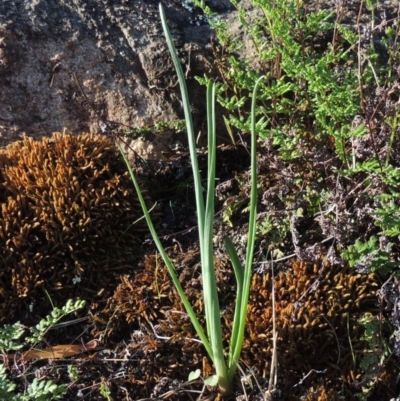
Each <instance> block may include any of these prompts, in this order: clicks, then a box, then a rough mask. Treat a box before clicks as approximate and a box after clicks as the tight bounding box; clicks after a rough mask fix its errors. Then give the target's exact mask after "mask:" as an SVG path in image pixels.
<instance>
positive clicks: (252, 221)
mask: <svg viewBox="0 0 400 401" xmlns="http://www.w3.org/2000/svg"><path fill="white" fill-rule="evenodd" d="M160 16H161V22H162V26H163V29H164V34H165V37H166V40H167V44H168V48H169V51H170V53H171V56H172V59H173V62H174V65H175V69H176V71H177V74H178V79H179V85H180V89H181V95H182V99H183V106H184V115H185V122H186V129H187V135H188V142H189V149H190V158H191V162H192V169H193V179H194V187H195V196H196V208H197V218H198V232H199V243H200V256H201V268H202V277H203V298H204V305H205V307H204V308H205V317H206V332H207V335H206V333H205V331H204V329H203V327H202V326H201V324H200V322H199V320H198V318H197V316H196V314H195V312H194V310H193V308H192V306H191V304H190V302H189V301H188V299H187V297H186V295H185V292H184V290H183V288H182V286H181V283H180V282H179V279H178V277H177V275H176V272H175V268H174V266H173V264H172V262H171V260H170V258H169V256H168V254H167V253H166V251H165V249H164V247H163V245H162V244H161V241H160V239H159V237H158V235H157V232H156V230H155V228H154V225H153V223H152V221H151V218H150V215H149V211H148V209H147V206H146V203H145V201H144V199H143V196H142V194H141V191H140V187H139V184H138V181H137V179H136V177H135V174H134V172H133V170H132V167H131V166H130V163H129V161H128V159H127V157H126V155H125V154H124V152H123V151H122V148H121V147H119V149H120V151H121V153H122V155H123V157H124V159H125V162H126V164H127V167H128V169H129V172H130V175H131V177H132V181H133V183H134V186H135V189H136V191H137V194H138V198H139V201H140V203H141V206H142V209H143V212H144V215H145V218H146V221H147V224H148V226H149V229H150V232H151V235H152V237H153V240H154V242H155V244H156V246H157V248H158V251H159V252H160V254H161V256H162V258H163V260H164V262H165V264H166V266H167V268H168V271H169V274H170V276H171V278H172V281H173V282H174V285H175V287H176V289H177V291H178V293H179V296H180V298H181V300H182V303H183V305H184V307H185V309H186V311H187V313H188V315H189V317H190V319H191V322H192V324H193V326H194V328H195V330H196V332H197V334H198V336H199V338H200V340H201V341H202V343H203V345H204V347H205V349H206V351H207V353H208V355H209V357H210V358H211V360H212V361H213V363H214V366H215V370H216V374H215V375H214V376H212V377H211V378H210V380H208V381H206V383H207V384H215V385H216V384H218V387H219V390H220V392H221V393H223V394H226V393H229V392H230V391H231V388H232V382H233V377H234V375H235V373H236V369H237V361H238V360H239V357H240V354H241V351H242V345H243V339H244V331H245V324H246V317H247V304H248V299H249V293H250V283H251V272H252V260H253V252H254V242H255V232H256V206H257V169H256V140H257V139H256V122H255V102H256V94H257V87H258V84H259V82H260V80H261V79H262V78H263V77H261V78H259V79H258V80H257V82H256V83H255V86H254V91H253V98H252V107H251V183H252V185H251V196H250V217H249V231H248V242H247V251H246V263H245V267H243V266H242V264H241V262H240V259H239V256H238V254H237V252H236V250H235V248H234V246H233V243H232V241H231V240H230V239H229V238H225V239H224V244H225V247H226V249H227V252H228V254H229V257H230V259H231V262H232V265H233V268H234V272H235V276H236V281H237V297H236V307H235V313H234V321H233V327H232V333H231V338H230V343H229V355H228V357H227V359H225V356H224V348H223V340H222V325H221V310H220V305H219V299H218V291H217V284H216V278H215V270H214V249H213V235H212V233H213V223H214V198H215V169H216V148H217V146H216V126H215V84H214V83H213V82H211V81H210V82H209V83H208V85H207V121H208V174H207V188H206V202H205V203H204V198H203V186H202V183H201V177H200V171H199V167H198V160H197V152H196V137H195V133H194V128H193V122H192V116H191V113H190V102H189V96H188V92H187V87H186V82H185V77H184V73H183V71H182V67H181V65H180V62H179V59H178V56H177V53H176V49H175V46H174V44H173V41H172V37H171V34H170V32H169V29H168V26H167V22H166V17H165V14H164V10H163V7H162V6H161V4H160Z"/></svg>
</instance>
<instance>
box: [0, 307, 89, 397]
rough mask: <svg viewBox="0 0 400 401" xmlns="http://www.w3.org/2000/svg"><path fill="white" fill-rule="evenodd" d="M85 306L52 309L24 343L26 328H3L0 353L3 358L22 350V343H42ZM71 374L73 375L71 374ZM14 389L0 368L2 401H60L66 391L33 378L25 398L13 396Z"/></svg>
mask: <svg viewBox="0 0 400 401" xmlns="http://www.w3.org/2000/svg"><path fill="white" fill-rule="evenodd" d="M84 306H85V301H79V300H78V301H73V300H68V301H67V303H66V305H65V306H63V307H62V308H56V307H55V308H53V310H52V312H51V314H50V315H48V316H47V317H46V318H45V319H42V320H41V321H40V322H39V324H38V325H37V326H36V327H34V328H30V329H29V330H30V331H31V335H30V336H27V337H25V338H24V339H23V335H24V334H25V332H26V328H25V327H24V326H22V325H21V324H20V323H15V324H12V325H5V326H3V327H1V328H0V351H1V353H3V354H5V353H7V352H9V351H19V350H21V349H22V348H23V347H24V342H25V343H26V342H28V343H31V344H33V345H34V344H37V343H39V342H41V341H43V338H44V335H45V334H46V333H47V331H48V330H50V329H51V328H52V327H53V326H54V325H55V324H56V323H57V322H58V321H59V320H60V319H61V318H63V317H64V316H66V315H68V314H70V313H73V312H76V311H77V310H79V309H82V308H83V307H84ZM71 372H73V371H72V370H71ZM16 390H17V385H16V384H15V383H13V382H12V381H11V380H10V379H9V377H8V372H7V369H6V367H5V366H4V365H3V364H0V400H2V401H3V400H4V401H31V400H37V401H51V400H60V399H62V398H63V395H64V394H65V393H66V391H67V386H66V385H64V384H56V383H54V382H53V381H52V380H39V379H37V378H34V379H33V381H32V382H31V383H29V384H28V386H27V388H26V391H25V392H24V394H21V393H16Z"/></svg>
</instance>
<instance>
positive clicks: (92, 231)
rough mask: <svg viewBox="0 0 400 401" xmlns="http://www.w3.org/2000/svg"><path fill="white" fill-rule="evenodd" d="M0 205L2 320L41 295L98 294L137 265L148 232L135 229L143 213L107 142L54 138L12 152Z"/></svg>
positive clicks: (2, 161)
mask: <svg viewBox="0 0 400 401" xmlns="http://www.w3.org/2000/svg"><path fill="white" fill-rule="evenodd" d="M0 200H1V202H2V203H1V216H0V304H1V307H0V319H1V320H4V319H5V318H7V319H8V320H12V319H13V317H14V316H17V312H18V311H17V309H18V308H19V307H21V305H23V304H26V303H27V302H31V301H32V299H36V300H38V296H39V295H40V294H42V293H43V291H42V290H43V289H46V290H47V291H49V292H50V295H52V294H55V293H56V292H57V291H54V290H60V291H58V293H59V294H63V296H64V298H65V297H66V296H68V297H71V296H73V295H82V291H84V292H85V291H86V295H88V294H95V293H96V292H97V291H99V290H100V289H101V288H102V286H107V284H108V283H109V280H110V279H111V277H112V275H113V273H112V272H113V271H114V270H115V269H118V268H121V267H124V266H127V265H128V263H130V262H131V261H132V259H133V254H134V251H135V249H134V247H135V245H137V244H138V243H140V239H139V237H140V234H141V233H142V232H143V231H144V229H145V223H144V222H140V223H138V224H135V225H134V226H130V225H131V224H132V223H133V222H134V221H136V220H137V219H138V218H139V217H141V215H142V212H141V208H140V205H139V203H138V200H137V197H136V194H135V192H134V188H133V185H132V182H131V180H130V177H129V176H128V173H127V172H126V166H125V164H124V162H123V160H122V158H121V156H120V155H119V153H118V151H117V150H116V149H115V147H114V146H113V145H112V143H111V142H110V141H109V140H108V139H107V138H104V137H102V136H95V135H89V134H83V135H79V136H74V135H72V134H64V135H61V134H55V135H54V136H53V138H52V139H43V140H42V141H34V140H32V139H30V138H27V139H25V140H23V141H20V142H17V143H14V144H12V145H10V146H8V147H7V148H6V149H5V150H3V151H1V153H0ZM75 279H78V280H79V279H80V280H81V282H80V284H79V283H77V284H74V280H75ZM39 298H40V297H39ZM24 299H25V300H26V302H24ZM18 318H21V315H20V314H19V315H18Z"/></svg>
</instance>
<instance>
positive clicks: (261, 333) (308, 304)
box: [104, 249, 379, 400]
mask: <svg viewBox="0 0 400 401" xmlns="http://www.w3.org/2000/svg"><path fill="white" fill-rule="evenodd" d="M170 254H171V258H172V259H173V260H174V262H175V266H177V271H178V273H179V274H180V279H181V282H182V283H183V285H184V288H185V289H186V292H187V294H188V297H189V299H190V301H191V303H192V305H194V309H195V311H196V313H197V314H198V316H203V304H202V293H201V277H200V266H199V263H198V262H199V255H198V253H197V252H194V251H190V252H188V253H186V254H185V253H182V252H181V251H179V250H178V249H174V250H170ZM215 265H216V270H217V281H218V286H219V292H220V299H221V300H222V301H221V308H222V309H223V317H224V321H225V323H226V329H225V338H226V339H227V338H228V336H229V333H230V329H229V327H231V323H232V318H233V305H234V297H235V282H234V277H233V273H232V269H231V267H230V265H229V263H227V262H226V261H224V260H220V259H217V260H216V262H215ZM377 288H378V283H377V280H376V277H375V276H374V275H372V274H370V275H361V274H354V273H352V272H350V271H349V270H348V269H347V268H344V267H343V268H336V269H334V268H332V267H331V266H329V265H327V264H324V263H323V262H321V264H315V265H312V264H307V263H305V262H302V261H298V260H295V261H293V262H292V264H291V266H290V267H289V268H288V270H287V271H286V272H280V273H279V274H277V275H276V277H275V294H276V305H275V306H276V325H277V333H278V381H279V389H280V390H282V393H283V395H284V397H283V399H295V398H290V397H300V396H303V395H304V394H305V393H306V392H307V391H308V389H309V388H310V384H311V383H313V382H315V380H316V379H318V378H321V377H326V378H329V387H326V389H328V388H329V391H328V390H325V388H324V389H323V388H318V389H317V390H316V391H315V392H314V391H312V392H309V397H311V398H310V399H316V400H320V399H321V400H324V399H336V398H330V397H331V395H332V394H336V391H337V392H338V394H341V395H342V396H343V388H346V397H347V398H346V399H352V397H353V393H354V390H355V388H354V387H352V384H353V383H354V382H355V381H356V380H361V378H362V377H361V374H362V372H361V370H360V368H359V366H358V365H357V363H359V361H360V358H359V355H361V354H362V352H363V350H364V349H366V348H367V347H366V344H365V342H363V341H361V340H360V337H361V334H362V328H361V327H360V326H359V325H358V323H357V319H358V318H359V317H360V316H361V315H362V314H363V313H365V312H370V313H376V314H378V313H379V311H378V310H377V306H376V302H377V301H376V290H377ZM108 307H109V312H108V313H109V314H111V313H114V311H115V310H118V312H117V316H115V318H116V319H118V316H119V319H122V320H127V321H128V323H129V327H130V329H131V330H132V329H134V330H135V329H136V330H139V331H141V332H142V333H143V337H142V338H141V340H140V341H137V342H135V345H132V346H134V347H136V348H139V349H141V350H143V347H144V348H145V347H146V346H147V345H146V344H152V347H153V348H152V352H156V353H157V355H159V356H161V355H163V352H168V354H166V357H167V360H168V364H169V365H171V366H176V367H178V368H177V369H175V370H173V369H172V371H171V369H169V370H170V374H172V375H173V377H175V376H176V375H178V376H179V374H181V375H182V377H181V379H185V378H186V377H187V374H188V371H190V370H193V369H195V368H196V367H199V368H204V364H203V362H202V361H203V357H204V356H205V353H204V350H203V347H202V346H201V345H199V344H198V343H196V342H194V341H192V340H191V339H193V338H196V337H197V336H196V334H195V332H194V330H193V328H192V326H191V323H190V321H189V319H188V317H187V315H186V313H185V312H184V309H183V307H182V304H181V302H180V300H179V297H178V296H177V294H176V291H175V289H174V287H173V284H172V283H171V280H170V278H169V276H168V272H167V270H166V268H165V266H164V264H163V263H162V262H161V261H160V258H159V257H158V258H156V257H155V256H154V255H149V256H147V257H146V259H145V263H144V266H143V267H142V268H141V269H140V270H139V271H137V272H136V274H135V277H124V278H123V282H122V284H121V285H120V286H119V287H118V289H117V291H116V292H115V294H114V296H113V298H112V299H111V300H110V302H109V304H108ZM104 313H105V314H107V311H105V312H104ZM150 323H151V324H152V325H153V326H154V327H156V328H157V330H158V331H157V332H158V334H159V335H160V336H162V337H164V338H167V339H168V340H166V339H157V338H156V337H155V336H154V333H153V331H152V329H151V325H150ZM119 324H121V325H122V324H123V323H122V321H121V320H119ZM203 324H204V322H203ZM246 329H247V333H246V340H245V343H244V347H243V353H242V360H243V362H244V363H245V364H246V365H247V366H249V367H252V368H253V369H255V370H256V372H257V373H258V375H259V377H262V378H268V376H269V369H270V361H271V355H272V280H271V275H270V274H263V275H260V274H255V275H254V277H253V281H252V286H251V294H250V303H249V307H248V319H247V327H246ZM110 330H117V325H115V324H114V325H113V328H112V329H110V327H108V331H109V333H110V335H111V336H112V333H111V332H110ZM125 330H126V328H125ZM349 338H350V340H349ZM141 341H142V342H141ZM349 341H351V342H352V347H353V352H354V354H355V355H356V365H355V364H354V360H353V356H352V353H351V348H350V343H349ZM166 350H168V351H166ZM153 365H154V363H153V357H152V356H151V355H150V354H146V352H145V351H144V354H143V360H142V365H141V366H142V370H143V371H146V377H147V378H149V381H148V382H147V385H148V386H151V385H152V383H153V381H154V380H157V377H162V376H163V374H164V372H162V365H161V366H160V365H158V364H157V372H156V371H155V369H156V368H155V367H154V366H153ZM160 369H161V371H160ZM166 369H167V366H166ZM309 372H311V374H310V375H309V378H307V379H305V380H304V381H302V379H303V378H304V376H305V375H307V374H308V373H309ZM321 375H322V376H321ZM344 383H346V384H347V386H345V387H343V384H344ZM153 384H154V383H153ZM148 388H150V387H148ZM310 391H311V390H310ZM324 394H325V395H324ZM315 397H317V398H315ZM324 397H325V398H324ZM332 397H333V395H332Z"/></svg>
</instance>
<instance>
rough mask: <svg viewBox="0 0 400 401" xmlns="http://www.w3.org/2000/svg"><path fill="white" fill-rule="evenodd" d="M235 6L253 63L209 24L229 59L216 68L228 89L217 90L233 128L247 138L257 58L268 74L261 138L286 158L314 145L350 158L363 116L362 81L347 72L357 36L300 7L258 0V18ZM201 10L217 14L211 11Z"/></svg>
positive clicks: (220, 27)
mask: <svg viewBox="0 0 400 401" xmlns="http://www.w3.org/2000/svg"><path fill="white" fill-rule="evenodd" d="M233 4H235V6H236V7H237V9H238V12H239V19H240V22H241V23H242V25H243V26H244V27H245V28H246V30H247V32H248V34H249V36H250V38H251V41H252V42H253V47H254V53H255V54H254V58H253V59H252V60H247V59H243V58H241V57H238V56H237V54H240V46H241V43H240V41H237V40H235V39H236V38H233V37H231V36H229V35H228V34H227V26H225V25H224V24H223V23H221V22H220V21H218V22H215V19H213V18H211V19H210V23H211V24H213V25H214V27H215V29H216V31H217V34H218V36H219V39H220V42H221V43H222V44H223V48H224V52H226V53H227V55H224V56H223V57H222V58H221V60H220V61H219V63H218V65H219V66H220V72H221V76H222V79H223V83H222V84H220V85H219V86H218V88H217V93H218V95H219V96H218V101H219V102H220V104H221V105H222V106H223V107H224V108H225V109H226V110H227V112H228V113H229V118H228V119H227V124H229V126H231V127H234V128H236V129H237V130H239V131H241V132H249V128H250V120H249V114H248V107H249V106H248V105H249V100H250V98H251V88H252V87H253V86H254V83H255V81H256V79H257V76H258V73H257V71H256V70H255V69H254V68H252V63H251V62H252V61H253V60H257V61H258V64H259V68H260V69H262V71H263V73H264V74H265V76H266V80H265V81H264V82H263V83H262V84H261V85H262V87H261V89H260V92H259V94H258V107H257V110H256V114H257V116H258V117H259V119H258V123H257V132H258V135H259V136H260V138H261V139H266V138H271V140H272V141H273V145H274V146H276V147H277V148H278V149H279V152H280V155H281V157H282V158H283V159H287V160H291V159H294V158H297V157H299V156H300V155H301V154H302V153H303V152H304V151H305V150H306V149H305V148H304V147H305V146H307V145H311V144H312V142H315V141H328V140H331V141H332V143H333V144H334V146H335V148H336V151H337V153H338V155H339V156H340V158H341V159H342V160H347V159H348V152H349V149H348V147H346V142H347V140H348V138H350V137H351V136H353V135H357V134H358V131H359V130H360V129H354V128H353V127H352V124H351V121H352V119H353V117H354V115H356V114H357V113H358V112H359V111H360V93H359V91H358V80H357V76H356V72H355V70H354V69H353V68H348V66H347V65H348V64H349V63H353V62H354V61H355V60H356V56H355V54H354V52H352V51H351V50H350V49H351V48H352V46H354V45H355V43H356V42H357V40H358V36H357V34H356V33H354V32H352V31H351V30H349V29H347V28H345V27H344V26H341V25H339V24H338V23H336V22H335V21H334V18H333V17H334V13H333V12H328V11H326V10H324V11H319V12H306V11H305V9H304V7H302V6H300V4H301V3H300V2H295V1H291V0H274V1H269V0H268V1H267V0H254V1H253V6H254V7H256V8H259V9H260V10H261V11H262V17H259V18H256V19H255V20H251V19H250V18H249V16H248V15H247V13H246V11H245V10H244V9H243V8H242V6H241V5H240V4H239V3H237V2H236V1H235V2H233ZM203 9H204V10H205V12H206V14H208V15H209V16H210V17H212V16H213V14H212V12H211V10H210V9H209V8H207V7H203ZM332 32H333V39H332V40H331V41H330V42H328V43H325V41H326V39H324V36H326V37H332ZM318 40H319V41H320V42H321V46H319V44H318V43H316V42H317V41H318ZM207 81H208V78H202V79H200V82H202V83H204V84H206V83H207ZM305 137H307V138H308V141H307V142H308V143H305V142H304V138H305ZM300 146H301V149H300Z"/></svg>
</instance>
